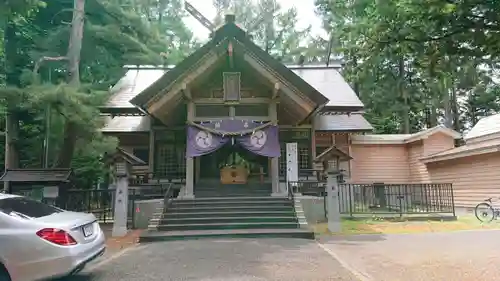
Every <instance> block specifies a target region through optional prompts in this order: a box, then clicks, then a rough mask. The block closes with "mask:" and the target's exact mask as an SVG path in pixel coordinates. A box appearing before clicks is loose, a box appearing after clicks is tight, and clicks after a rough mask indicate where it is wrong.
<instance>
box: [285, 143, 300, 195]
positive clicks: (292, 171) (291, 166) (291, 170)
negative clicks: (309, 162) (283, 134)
mask: <svg viewBox="0 0 500 281" xmlns="http://www.w3.org/2000/svg"><path fill="white" fill-rule="evenodd" d="M298 180H299V164H298V153H297V143H295V142H293V143H287V144H286V183H287V184H286V187H287V190H288V188H289V185H290V184H289V183H290V182H297V181H298Z"/></svg>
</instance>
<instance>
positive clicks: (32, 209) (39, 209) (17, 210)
mask: <svg viewBox="0 0 500 281" xmlns="http://www.w3.org/2000/svg"><path fill="white" fill-rule="evenodd" d="M0 212H2V213H5V214H8V215H11V216H17V217H21V218H41V217H45V216H50V215H52V214H55V213H60V212H62V210H61V209H59V208H56V207H54V206H50V205H47V204H45V203H42V202H39V201H35V200H32V199H29V198H25V197H10V198H5V199H1V200H0Z"/></svg>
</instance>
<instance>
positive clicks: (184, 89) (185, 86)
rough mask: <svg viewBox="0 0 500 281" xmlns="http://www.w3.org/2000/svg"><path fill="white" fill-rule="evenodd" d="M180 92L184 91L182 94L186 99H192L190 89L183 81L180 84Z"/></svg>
mask: <svg viewBox="0 0 500 281" xmlns="http://www.w3.org/2000/svg"><path fill="white" fill-rule="evenodd" d="M182 92H183V93H184V96H185V97H186V98H187V99H188V100H192V99H193V96H192V95H191V89H190V88H189V87H188V85H187V84H186V83H184V84H183V85H182Z"/></svg>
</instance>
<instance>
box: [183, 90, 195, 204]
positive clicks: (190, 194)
mask: <svg viewBox="0 0 500 281" xmlns="http://www.w3.org/2000/svg"><path fill="white" fill-rule="evenodd" d="M185 92H186V93H187V96H189V97H190V96H191V95H190V92H189V90H188V89H187V88H186V89H185ZM194 110H195V109H194V103H193V101H191V100H189V101H188V104H187V119H188V121H192V120H193V119H194V114H195V112H194ZM181 196H182V198H186V199H189V198H194V158H193V157H186V186H185V189H184V194H182V195H181Z"/></svg>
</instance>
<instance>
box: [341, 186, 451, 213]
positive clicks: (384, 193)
mask: <svg viewBox="0 0 500 281" xmlns="http://www.w3.org/2000/svg"><path fill="white" fill-rule="evenodd" d="M339 198H340V211H341V213H344V214H350V215H351V216H352V215H355V214H366V213H371V214H373V213H378V214H399V215H400V216H403V215H411V214H453V215H455V202H454V197H453V186H452V184H451V183H440V184H341V185H340V187H339Z"/></svg>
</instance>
